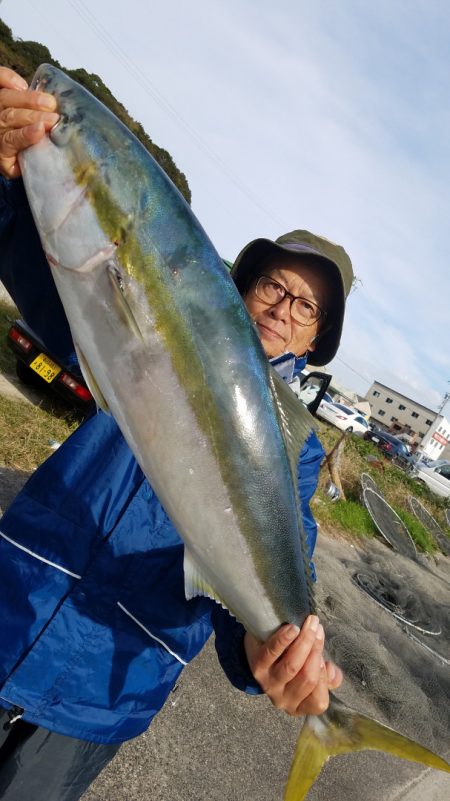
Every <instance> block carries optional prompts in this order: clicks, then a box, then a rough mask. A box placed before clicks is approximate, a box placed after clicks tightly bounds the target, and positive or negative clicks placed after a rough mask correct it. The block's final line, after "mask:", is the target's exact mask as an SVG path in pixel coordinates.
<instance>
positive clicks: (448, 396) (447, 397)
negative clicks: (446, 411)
mask: <svg viewBox="0 0 450 801" xmlns="http://www.w3.org/2000/svg"><path fill="white" fill-rule="evenodd" d="M447 384H450V381H447ZM448 400H450V392H445V393H444V397H443V398H442V401H441V405H440V406H439V409H438V414H441V413H442V410H443V408H444V406H445V404H446V403H447V401H448Z"/></svg>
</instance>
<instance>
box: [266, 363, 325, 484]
mask: <svg viewBox="0 0 450 801" xmlns="http://www.w3.org/2000/svg"><path fill="white" fill-rule="evenodd" d="M269 378H270V386H271V390H272V395H273V398H274V400H275V403H276V406H277V409H278V413H279V418H280V422H281V428H282V431H283V436H284V440H285V443H286V448H287V452H288V456H289V461H290V464H291V468H292V471H293V474H294V475H297V465H298V459H299V456H300V451H301V449H302V448H303V445H304V444H305V442H306V440H307V439H308V437H309V435H310V434H311V432H312V431H313V430H314V429H316V428H317V423H316V421H315V420H314V417H313V416H312V414H310V413H309V412H308V409H307V408H306V406H304V404H303V403H302V402H301V400H299V399H298V398H297V396H296V394H295V392H293V391H292V389H291V388H290V386H289V384H287V383H286V381H283V379H282V378H281V376H280V375H279V374H278V373H277V371H276V370H275V369H274V368H273V367H271V368H270V370H269Z"/></svg>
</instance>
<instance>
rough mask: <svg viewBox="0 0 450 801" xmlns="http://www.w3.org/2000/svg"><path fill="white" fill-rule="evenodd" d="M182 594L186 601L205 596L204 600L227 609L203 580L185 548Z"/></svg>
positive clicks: (191, 555) (205, 580)
mask: <svg viewBox="0 0 450 801" xmlns="http://www.w3.org/2000/svg"><path fill="white" fill-rule="evenodd" d="M183 567H184V594H185V596H186V599H187V600H188V601H190V600H191V598H197V597H198V596H199V595H200V596H205V597H206V598H211V600H213V601H217V603H219V604H220V605H221V606H223V608H224V609H227V607H226V605H225V603H224V602H223V600H222V598H220V596H219V595H218V594H217V592H215V590H214V589H213V587H212V586H211V583H210V582H209V581H208V579H207V578H205V576H204V574H203V572H202V570H201V568H200V567H199V565H198V563H197V561H196V559H195V557H194V556H193V554H192V553H191V552H190V551H189V550H188V549H187V548H186V546H185V548H184V564H183Z"/></svg>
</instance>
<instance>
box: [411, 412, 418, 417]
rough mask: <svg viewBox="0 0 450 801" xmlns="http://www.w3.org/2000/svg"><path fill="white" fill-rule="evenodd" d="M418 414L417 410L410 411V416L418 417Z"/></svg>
mask: <svg viewBox="0 0 450 801" xmlns="http://www.w3.org/2000/svg"><path fill="white" fill-rule="evenodd" d="M418 416H419V412H411V417H418Z"/></svg>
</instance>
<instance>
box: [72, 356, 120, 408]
mask: <svg viewBox="0 0 450 801" xmlns="http://www.w3.org/2000/svg"><path fill="white" fill-rule="evenodd" d="M74 344H75V352H76V354H77V359H78V362H79V365H80V368H81V372H82V373H83V377H84V380H85V381H86V384H87V387H88V390H89V392H90V393H91V395H92V397H93V398H94V400H95V403H96V404H97V408H98V409H101V410H102V411H103V412H106V414H111V412H110V409H109V406H108V403H107V401H106V400H105V398H104V396H103V392H102V391H101V389H100V387H99V385H98V384H97V381H96V379H95V376H94V374H93V372H92V370H91V368H90V367H89V362H88V361H87V359H86V358H85V356H84V354H83V351H82V350H81V348H80V346H79V345H77V343H76V342H75V343H74Z"/></svg>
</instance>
